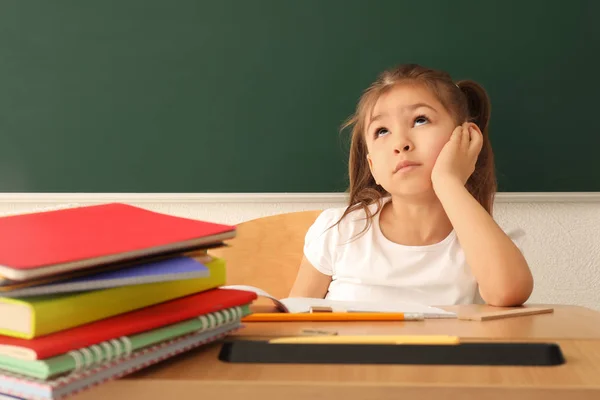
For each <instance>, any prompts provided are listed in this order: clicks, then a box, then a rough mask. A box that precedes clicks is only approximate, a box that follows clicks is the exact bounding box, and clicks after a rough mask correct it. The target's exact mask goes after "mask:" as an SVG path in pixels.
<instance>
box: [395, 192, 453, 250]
mask: <svg viewBox="0 0 600 400" xmlns="http://www.w3.org/2000/svg"><path fill="white" fill-rule="evenodd" d="M386 208H387V218H386V220H387V222H388V224H389V225H393V226H394V227H397V229H398V233H399V234H401V235H402V236H404V237H406V238H407V240H409V241H411V242H423V243H431V242H433V243H435V242H438V241H441V240H443V239H444V238H445V237H446V236H448V235H449V234H450V232H451V231H452V229H453V228H452V224H451V223H450V220H449V219H448V216H447V215H446V212H445V211H444V207H443V206H442V203H441V202H440V200H439V199H438V198H437V196H436V195H435V193H433V192H432V193H427V194H422V195H415V196H412V195H411V196H397V195H392V199H391V201H390V202H389V203H388V204H387V207H386ZM394 230H396V228H395V229H394Z"/></svg>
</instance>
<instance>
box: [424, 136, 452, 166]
mask: <svg viewBox="0 0 600 400" xmlns="http://www.w3.org/2000/svg"><path fill="white" fill-rule="evenodd" d="M450 135H451V134H450V133H448V134H446V133H443V132H438V134H437V135H433V136H432V137H431V140H430V142H429V146H428V148H429V152H428V153H429V154H428V156H429V157H428V158H429V159H430V160H431V161H433V162H435V160H436V159H437V157H438V156H439V155H440V152H441V151H442V149H443V148H444V146H445V145H446V143H448V140H450Z"/></svg>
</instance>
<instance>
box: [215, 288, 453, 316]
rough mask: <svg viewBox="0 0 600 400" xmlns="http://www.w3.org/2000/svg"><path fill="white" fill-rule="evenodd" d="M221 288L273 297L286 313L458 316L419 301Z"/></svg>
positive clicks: (276, 304)
mask: <svg viewBox="0 0 600 400" xmlns="http://www.w3.org/2000/svg"><path fill="white" fill-rule="evenodd" d="M221 289H236V290H246V291H250V292H254V293H256V294H257V295H258V296H262V297H265V298H268V299H271V300H272V301H273V303H275V306H276V307H277V309H278V310H279V311H281V312H286V313H307V312H310V308H311V307H330V308H331V309H332V310H333V311H348V312H400V313H420V314H423V316H424V317H425V318H457V315H456V313H453V312H450V311H446V310H443V309H441V308H437V307H431V306H427V305H423V304H418V303H398V302H395V303H385V302H372V301H340V300H329V299H314V298H308V297H288V298H285V299H277V298H275V297H273V296H271V295H270V294H269V293H267V292H265V291H264V290H262V289H259V288H257V287H254V286H247V285H227V286H221Z"/></svg>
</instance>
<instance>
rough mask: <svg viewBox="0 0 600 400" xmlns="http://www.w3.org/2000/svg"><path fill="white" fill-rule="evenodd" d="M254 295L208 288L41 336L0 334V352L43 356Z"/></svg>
mask: <svg viewBox="0 0 600 400" xmlns="http://www.w3.org/2000/svg"><path fill="white" fill-rule="evenodd" d="M256 297H257V296H256V294H255V293H253V292H248V291H241V290H223V289H219V288H217V289H211V290H207V291H204V292H200V293H195V294H192V295H189V296H185V297H181V298H178V299H175V300H170V301H167V302H164V303H160V304H156V305H153V306H149V307H145V308H142V309H139V310H135V311H130V312H128V313H125V314H120V315H116V316H113V317H110V318H106V319H102V320H100V321H95V322H91V323H89V324H85V325H81V326H77V327H74V328H71V329H67V330H64V331H61V332H56V333H52V334H49V335H45V336H42V337H37V338H33V339H20V338H15V337H10V336H0V354H3V355H6V356H10V357H12V358H19V359H24V360H35V359H46V358H50V357H54V356H57V355H60V354H63V353H67V352H69V351H72V350H76V349H80V348H83V347H89V346H92V345H94V344H98V343H100V342H103V341H107V340H110V339H114V338H117V337H121V336H128V335H135V334H137V333H140V332H146V331H149V330H152V329H155V328H160V327H163V326H166V325H169V324H175V323H178V322H180V321H183V320H186V319H189V318H193V317H195V316H198V315H203V314H208V313H211V312H215V311H219V310H222V309H225V308H229V307H236V306H240V305H242V304H247V303H250V302H252V301H253V300H255V299H256Z"/></svg>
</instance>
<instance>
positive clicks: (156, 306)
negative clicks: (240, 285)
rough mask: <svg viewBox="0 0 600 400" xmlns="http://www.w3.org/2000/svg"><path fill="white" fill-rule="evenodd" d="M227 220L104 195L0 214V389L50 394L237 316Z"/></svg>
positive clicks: (143, 359) (199, 340) (235, 322)
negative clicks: (229, 279) (95, 200)
mask: <svg viewBox="0 0 600 400" xmlns="http://www.w3.org/2000/svg"><path fill="white" fill-rule="evenodd" d="M234 236H235V227H233V226H228V225H221V224H215V223H210V222H204V221H198V220H193V219H187V218H181V217H175V216H170V215H166V214H161V213H156V212H152V211H149V210H145V209H143V208H138V207H134V206H130V205H126V204H120V203H111V204H102V205H95V206H85V207H76V208H70V209H62V210H54V211H44V212H37V213H30V214H22V215H15V216H8V217H2V218H0V393H1V394H6V395H10V396H16V397H18V398H25V399H58V398H61V397H64V396H67V395H70V394H73V393H76V392H78V391H81V390H83V389H86V388H89V387H91V386H94V385H96V384H99V383H102V382H105V381H107V380H110V379H115V378H118V377H121V376H124V375H126V374H129V373H132V372H134V371H136V370H139V369H141V368H144V367H146V366H149V365H151V364H154V363H157V362H159V361H161V360H164V359H166V358H169V357H171V356H174V355H176V354H179V353H182V352H184V351H187V350H189V349H192V348H195V347H198V346H201V345H203V344H206V343H209V342H213V341H216V340H218V339H220V338H222V337H224V336H225V335H227V334H229V333H230V332H233V331H235V330H236V329H239V328H240V327H241V324H240V321H241V319H242V318H243V317H245V316H246V315H248V314H249V313H250V310H249V305H250V304H251V303H252V301H253V300H254V299H255V298H256V294H255V293H252V292H249V291H244V290H226V289H220V287H221V286H223V285H224V284H225V283H226V274H225V260H223V259H221V258H215V257H212V256H211V255H210V254H209V250H210V249H213V248H216V247H220V246H223V245H224V241H225V240H227V239H231V238H233V237H234Z"/></svg>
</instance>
